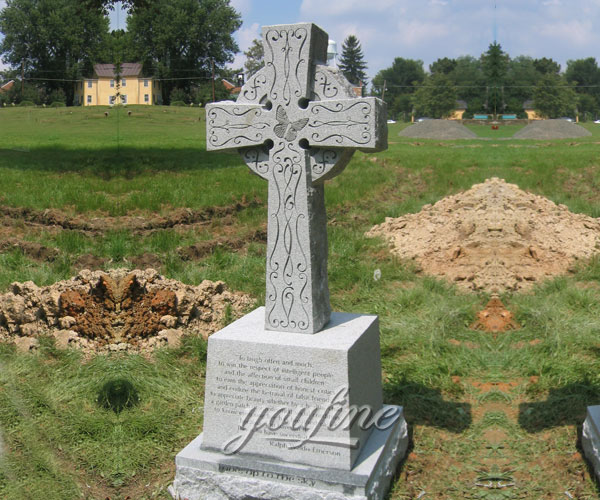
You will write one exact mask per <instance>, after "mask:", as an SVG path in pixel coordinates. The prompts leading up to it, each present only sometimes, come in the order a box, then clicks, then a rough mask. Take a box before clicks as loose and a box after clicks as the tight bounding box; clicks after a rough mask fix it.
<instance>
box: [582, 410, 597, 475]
mask: <svg viewBox="0 0 600 500" xmlns="http://www.w3.org/2000/svg"><path fill="white" fill-rule="evenodd" d="M581 445H582V446H583V451H584V453H585V456H586V458H587V459H588V460H589V462H590V463H591V464H592V466H593V467H594V470H595V471H596V477H597V478H598V480H600V406H588V409H587V417H586V419H585V422H583V432H582V435H581Z"/></svg>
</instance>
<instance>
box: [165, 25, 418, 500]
mask: <svg viewBox="0 0 600 500" xmlns="http://www.w3.org/2000/svg"><path fill="white" fill-rule="evenodd" d="M327 43H328V36H327V34H326V33H325V32H324V31H322V30H321V29H320V28H318V27H317V26H316V25H314V24H296V25H279V26H269V27H265V28H263V47H264V50H265V67H264V68H263V69H262V70H261V71H259V72H258V73H257V74H256V75H254V76H253V77H252V78H251V79H250V80H249V81H248V82H247V83H246V84H245V85H244V86H243V87H242V90H241V93H240V96H239V97H238V100H237V102H235V103H234V102H221V103H215V104H212V105H209V106H207V148H208V149H209V150H219V149H231V148H234V149H237V150H238V151H239V153H240V154H241V156H242V158H243V159H244V161H245V162H246V164H247V165H248V166H249V167H250V169H251V170H252V171H253V172H254V173H256V174H257V175H259V176H261V177H262V178H264V179H265V180H267V181H268V193H269V198H268V199H269V207H268V214H269V218H268V231H267V258H266V287H267V289H266V296H265V307H260V308H258V309H256V310H255V311H253V312H251V313H249V314H248V315H246V316H244V317H243V318H241V319H239V320H238V321H236V322H234V323H232V324H231V325H229V326H227V327H226V328H224V329H222V330H221V331H219V332H217V333H215V334H214V335H212V336H211V337H210V338H209V341H208V361H207V374H206V390H205V407H204V432H203V434H202V435H200V436H199V437H198V438H197V439H196V440H194V441H193V442H192V443H190V445H188V447H186V448H185V449H184V450H183V451H182V452H181V453H179V454H178V455H177V458H176V465H177V473H176V478H175V482H174V483H173V485H172V487H171V490H170V491H171V493H172V495H173V496H174V497H175V498H181V499H183V498H187V499H188V500H196V499H204V498H210V499H250V498H252V499H257V498H260V499H265V500H266V499H279V498H281V499H283V498H285V499H296V498H297V499H308V498H311V499H313V498H314V499H318V498H327V499H328V500H334V499H336V500H337V499H339V500H341V499H345V498H353V499H359V498H365V499H378V498H382V496H383V495H384V494H385V491H386V490H387V488H388V487H389V483H390V480H391V477H392V475H393V473H394V471H395V468H396V466H397V465H398V463H399V461H400V460H401V458H402V457H403V456H404V453H405V451H406V448H407V443H408V434H407V428H406V422H405V420H404V417H403V414H402V408H401V407H396V406H384V405H383V402H382V389H381V361H380V348H379V324H378V319H377V317H376V316H368V315H357V314H348V313H332V312H331V307H330V303H329V288H328V281H327V228H326V212H325V201H324V181H326V180H327V179H330V178H332V177H334V176H336V175H338V174H339V173H341V172H342V170H343V169H344V168H345V166H346V165H347V163H348V161H349V160H350V158H351V157H352V154H353V153H354V151H355V150H356V149H360V150H364V151H380V150H382V149H385V148H386V147H387V125H386V113H385V105H384V103H383V102H382V101H380V100H379V99H376V98H356V97H355V94H354V93H353V91H352V88H351V86H350V85H349V84H348V82H347V81H346V80H345V78H343V76H341V74H340V73H338V72H337V70H335V69H333V68H328V67H327V66H324V65H323V63H324V61H325V60H326V50H327Z"/></svg>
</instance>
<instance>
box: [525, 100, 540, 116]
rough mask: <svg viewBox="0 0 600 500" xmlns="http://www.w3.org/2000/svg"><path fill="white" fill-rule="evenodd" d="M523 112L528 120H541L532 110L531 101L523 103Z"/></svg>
mask: <svg viewBox="0 0 600 500" xmlns="http://www.w3.org/2000/svg"><path fill="white" fill-rule="evenodd" d="M523 111H525V114H526V115H527V119H528V120H541V119H542V117H541V116H540V115H538V114H537V113H536V111H535V109H533V100H531V99H529V100H527V101H525V102H524V103H523Z"/></svg>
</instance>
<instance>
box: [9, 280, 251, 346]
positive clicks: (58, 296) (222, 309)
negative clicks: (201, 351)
mask: <svg viewBox="0 0 600 500" xmlns="http://www.w3.org/2000/svg"><path fill="white" fill-rule="evenodd" d="M253 303H254V301H253V300H252V299H251V298H250V297H249V296H248V295H245V294H242V293H234V292H230V291H229V290H227V287H226V286H225V284H224V283H223V282H221V281H218V282H212V281H203V282H202V283H201V284H200V285H198V286H191V285H185V284H183V283H181V282H179V281H176V280H171V279H166V278H164V277H162V276H161V275H159V274H158V272H156V271H155V270H154V269H147V270H145V271H139V270H135V271H129V270H127V269H116V270H111V271H109V272H108V273H105V272H102V271H95V272H92V271H89V270H84V271H81V272H80V273H79V274H78V275H77V276H76V277H74V278H71V279H70V280H67V281H60V282H58V283H55V284H54V285H51V286H48V287H38V286H36V285H35V284H34V283H32V282H31V281H28V282H26V283H13V284H12V285H11V291H10V292H8V293H5V294H3V295H0V340H3V341H7V340H8V341H10V340H12V341H14V342H15V343H16V344H17V345H18V346H19V347H20V348H22V349H29V348H33V347H35V345H36V343H37V338H38V337H39V336H40V335H45V334H50V335H53V336H54V337H55V338H56V340H57V344H58V345H59V346H61V347H66V346H67V345H72V346H74V347H78V348H80V349H82V350H84V351H86V352H88V353H90V352H105V351H138V352H139V351H147V350H151V349H153V348H155V347H158V346H161V345H165V344H170V345H177V344H178V342H179V338H180V337H181V336H182V335H184V334H186V333H190V334H196V335H197V334H199V335H202V336H203V337H204V338H207V337H208V336H209V335H210V334H211V333H213V332H215V331H217V330H218V329H220V328H222V327H223V326H224V321H225V320H226V319H227V317H228V316H229V317H232V318H235V317H239V316H240V315H241V314H242V313H243V312H244V311H245V310H246V309H247V308H249V307H250V306H252V305H253Z"/></svg>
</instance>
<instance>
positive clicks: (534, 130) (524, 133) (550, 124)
mask: <svg viewBox="0 0 600 500" xmlns="http://www.w3.org/2000/svg"><path fill="white" fill-rule="evenodd" d="M588 135H592V133H591V132H590V131H589V130H587V129H585V128H583V127H582V126H581V125H577V124H576V123H572V122H568V121H567V120H538V121H534V122H532V123H530V124H529V125H527V126H526V127H523V128H522V129H521V130H519V131H518V132H517V133H516V134H515V135H514V136H513V139H538V140H542V141H543V140H549V139H572V138H574V137H586V136H588Z"/></svg>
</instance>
